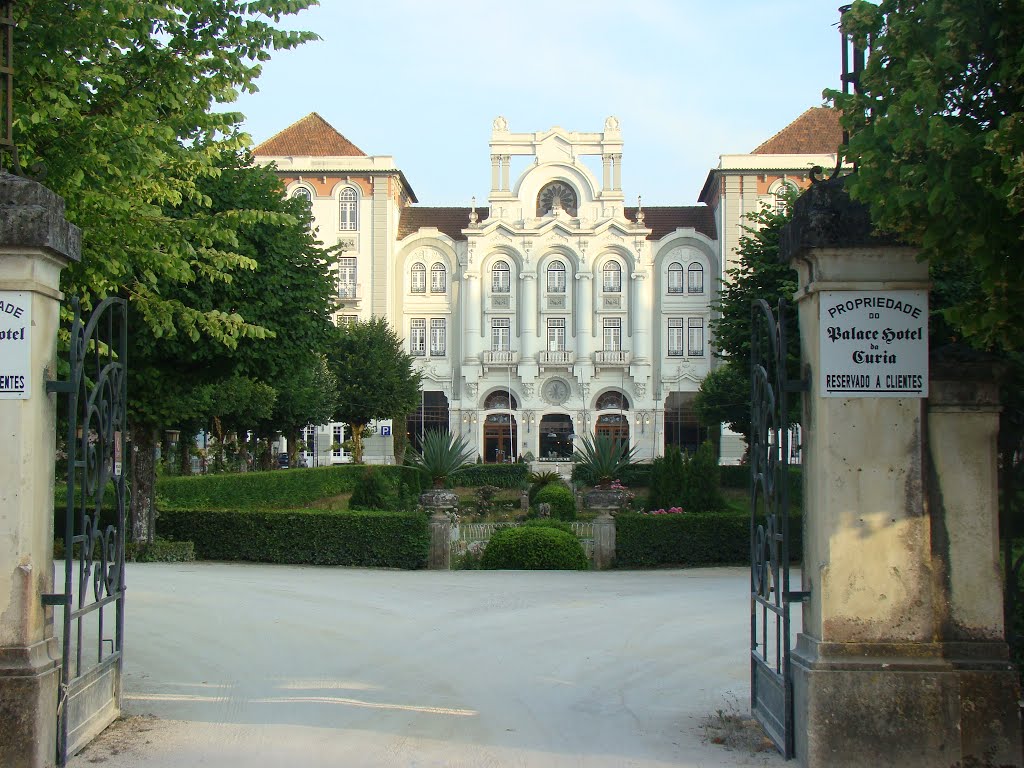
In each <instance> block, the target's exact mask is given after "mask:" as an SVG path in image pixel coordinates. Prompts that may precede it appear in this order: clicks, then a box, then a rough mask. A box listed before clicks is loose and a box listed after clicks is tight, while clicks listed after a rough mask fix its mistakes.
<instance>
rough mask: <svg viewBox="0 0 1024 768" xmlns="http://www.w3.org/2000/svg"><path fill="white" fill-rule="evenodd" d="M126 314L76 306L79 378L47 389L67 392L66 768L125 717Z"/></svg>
mask: <svg viewBox="0 0 1024 768" xmlns="http://www.w3.org/2000/svg"><path fill="white" fill-rule="evenodd" d="M126 314H127V304H126V302H125V301H124V300H123V299H106V300H105V301H103V302H102V303H101V304H100V305H99V306H97V307H96V309H95V310H94V312H93V313H92V316H91V317H90V319H89V322H88V324H83V322H82V318H81V313H80V310H79V306H78V301H77V300H75V301H74V321H73V323H72V326H71V352H70V373H69V375H68V379H67V380H66V381H51V382H48V384H47V387H48V390H49V391H51V392H57V393H60V394H63V395H66V396H67V433H66V450H67V462H68V471H67V504H66V508H65V516H64V521H63V523H64V537H63V540H64V560H63V564H64V591H63V592H57V593H55V594H49V595H45V596H44V598H43V599H44V602H45V603H46V604H48V605H52V606H55V608H56V609H58V610H57V612H59V613H61V614H63V616H62V619H63V622H62V628H63V633H62V636H61V650H62V654H63V659H62V666H61V679H60V693H59V696H58V704H57V713H56V716H57V763H58V765H64V764H65V763H66V762H67V759H68V758H69V757H70V756H71V755H74V754H75V753H76V752H77V751H78V750H80V749H81V748H82V747H84V746H85V745H86V744H87V743H88V742H89V741H90V740H91V739H92V738H93V737H94V736H96V734H98V733H99V732H100V731H102V730H103V729H104V728H106V727H107V725H109V724H110V723H111V722H112V721H113V720H114V719H115V718H117V717H118V715H120V713H121V662H122V648H123V639H124V591H125V584H124V542H125V502H126V485H125V471H124V464H123V462H124V461H125V460H126V454H125V451H124V447H125V403H126V399H127V368H126V363H127V357H126V349H127V341H128V337H127V329H128V324H127V316H126ZM108 502H112V503H108ZM57 519H58V522H59V516H58V518H57ZM58 579H59V576H58ZM58 583H59V582H58ZM111 614H113V615H111ZM55 619H56V617H55Z"/></svg>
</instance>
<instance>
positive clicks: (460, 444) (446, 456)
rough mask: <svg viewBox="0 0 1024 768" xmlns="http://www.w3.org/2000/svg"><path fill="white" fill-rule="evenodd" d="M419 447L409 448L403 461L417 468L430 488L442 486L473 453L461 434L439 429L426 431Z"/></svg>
mask: <svg viewBox="0 0 1024 768" xmlns="http://www.w3.org/2000/svg"><path fill="white" fill-rule="evenodd" d="M420 449H421V450H420V451H416V450H414V449H412V448H409V449H408V451H407V452H406V454H405V463H406V464H407V465H408V466H410V467H414V468H416V469H418V470H419V471H420V473H421V474H422V475H423V476H424V478H425V479H426V480H427V481H428V483H429V484H430V487H432V488H443V487H444V484H445V481H446V480H447V479H448V478H449V477H451V476H452V474H454V473H455V472H458V471H459V470H460V469H462V468H463V467H465V466H466V465H467V464H471V463H472V462H473V457H474V455H475V453H474V451H473V450H472V449H471V448H470V447H469V446H468V445H467V444H466V440H465V439H464V438H463V437H462V436H460V435H452V434H450V433H448V432H441V431H440V430H431V431H430V432H427V433H426V434H425V435H424V436H423V444H422V445H421V446H420Z"/></svg>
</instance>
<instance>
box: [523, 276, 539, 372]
mask: <svg viewBox="0 0 1024 768" xmlns="http://www.w3.org/2000/svg"><path fill="white" fill-rule="evenodd" d="M520 277H521V278H522V284H521V285H522V296H523V323H522V329H523V330H522V336H520V338H519V359H520V362H527V361H529V360H531V359H532V358H533V356H534V355H535V354H536V351H537V275H536V274H535V273H533V272H523V273H522V274H521V275H520Z"/></svg>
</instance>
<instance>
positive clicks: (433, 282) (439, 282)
mask: <svg viewBox="0 0 1024 768" xmlns="http://www.w3.org/2000/svg"><path fill="white" fill-rule="evenodd" d="M446 290H447V279H446V274H445V268H444V264H442V263H441V262H439V261H438V262H435V263H434V265H433V266H432V267H431V268H430V292H431V293H444V292H445V291H446Z"/></svg>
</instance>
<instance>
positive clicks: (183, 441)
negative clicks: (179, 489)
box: [178, 431, 193, 477]
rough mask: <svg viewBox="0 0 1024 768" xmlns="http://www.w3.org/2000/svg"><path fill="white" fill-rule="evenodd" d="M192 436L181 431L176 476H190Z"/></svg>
mask: <svg viewBox="0 0 1024 768" xmlns="http://www.w3.org/2000/svg"><path fill="white" fill-rule="evenodd" d="M192 445H193V441H192V436H191V435H186V434H185V432H184V431H183V432H182V433H181V438H180V439H179V440H178V474H180V475H181V476H182V477H188V476H189V475H191V474H192Z"/></svg>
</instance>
